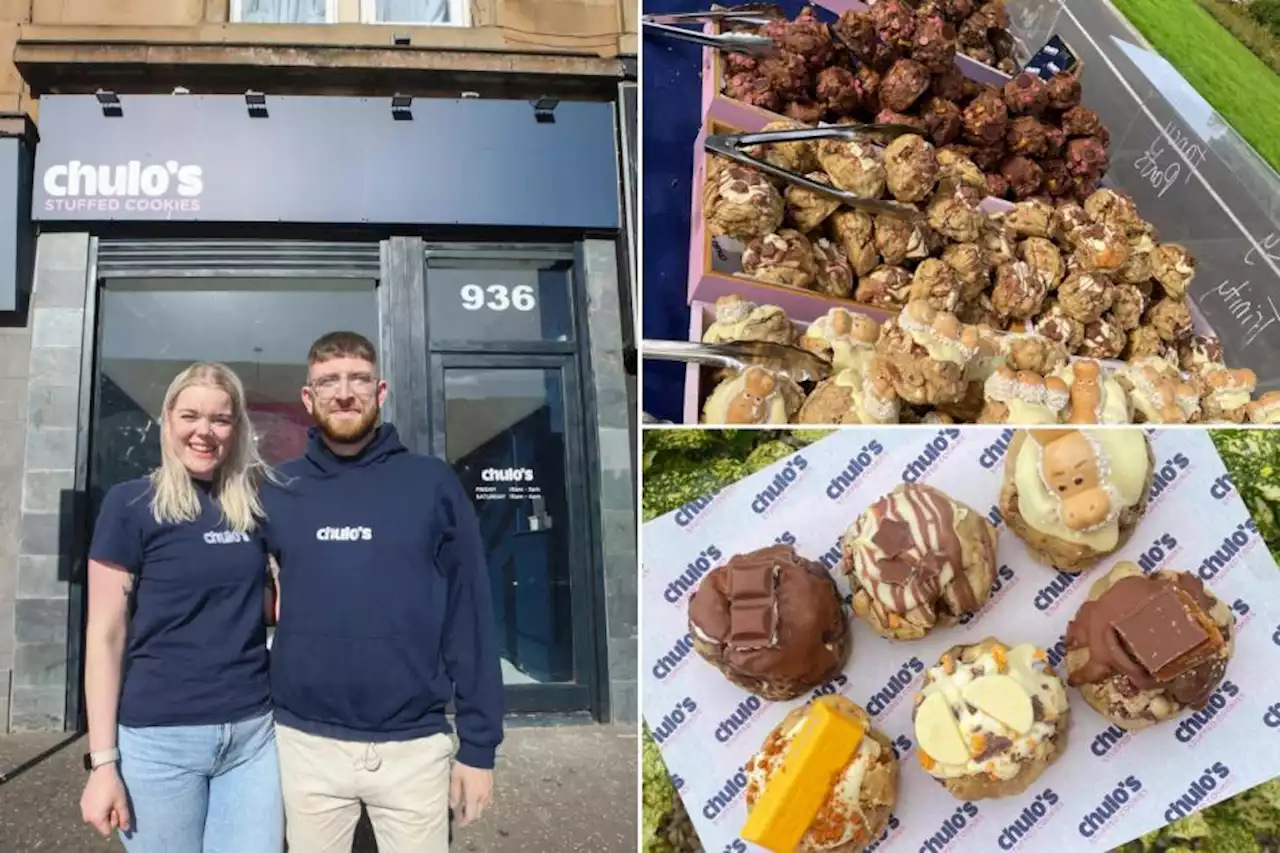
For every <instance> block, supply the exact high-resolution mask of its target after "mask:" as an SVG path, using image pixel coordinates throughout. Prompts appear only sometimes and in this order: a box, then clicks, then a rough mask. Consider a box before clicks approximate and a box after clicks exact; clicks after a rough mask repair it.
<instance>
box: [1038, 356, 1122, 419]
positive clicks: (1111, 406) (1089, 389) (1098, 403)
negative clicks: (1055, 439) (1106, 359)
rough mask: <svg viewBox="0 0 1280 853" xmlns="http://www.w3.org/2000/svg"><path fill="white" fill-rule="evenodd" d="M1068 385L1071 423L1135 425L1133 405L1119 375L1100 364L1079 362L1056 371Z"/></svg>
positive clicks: (1085, 361) (1089, 360) (1085, 360)
mask: <svg viewBox="0 0 1280 853" xmlns="http://www.w3.org/2000/svg"><path fill="white" fill-rule="evenodd" d="M1053 375H1054V376H1056V377H1058V378H1059V379H1061V380H1062V381H1063V382H1064V383H1066V386H1067V391H1068V393H1069V395H1070V401H1069V402H1068V403H1067V417H1066V422H1067V423H1069V424H1076V425H1084V424H1131V423H1133V402H1132V401H1131V400H1130V399H1129V393H1128V392H1127V391H1125V389H1124V386H1123V385H1121V384H1120V382H1119V380H1117V379H1116V377H1115V375H1114V374H1112V373H1111V372H1110V371H1108V370H1106V369H1105V368H1104V367H1103V366H1102V365H1101V364H1100V363H1099V362H1097V361H1093V360H1091V359H1077V360H1075V361H1073V362H1071V363H1070V364H1067V365H1064V366H1063V367H1060V368H1058V369H1057V370H1055V371H1054V372H1053Z"/></svg>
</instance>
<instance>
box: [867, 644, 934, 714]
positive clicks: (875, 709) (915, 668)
mask: <svg viewBox="0 0 1280 853" xmlns="http://www.w3.org/2000/svg"><path fill="white" fill-rule="evenodd" d="M922 672H924V663H923V662H922V661H921V660H920V658H918V657H913V658H911V659H910V660H909V661H907V662H905V663H904V664H903V665H902V667H901V668H900V669H899V670H898V671H897V672H895V673H894V674H893V675H891V676H890V677H889V680H888V681H887V682H885V684H884V686H883V687H881V688H880V689H879V690H877V691H876V692H875V693H873V694H872V695H871V698H870V699H868V700H867V702H866V704H865V707H866V709H867V713H868V714H870V715H871V716H872V717H878V716H880V715H881V714H884V713H887V712H888V711H891V710H892V709H893V708H894V707H895V706H897V704H898V702H899V701H900V700H901V699H902V697H903V696H904V695H906V693H907V688H908V687H910V686H911V685H912V684H914V683H915V680H916V679H917V678H919V677H920V674H921V673H922Z"/></svg>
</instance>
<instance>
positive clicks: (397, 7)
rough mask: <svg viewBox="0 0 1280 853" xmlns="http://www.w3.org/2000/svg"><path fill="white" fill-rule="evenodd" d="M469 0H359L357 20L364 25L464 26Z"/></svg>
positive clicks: (467, 21)
mask: <svg viewBox="0 0 1280 853" xmlns="http://www.w3.org/2000/svg"><path fill="white" fill-rule="evenodd" d="M470 11H471V10H470V4H469V2H468V0H360V20H361V22H363V23H366V24H413V25H435V26H448V27H465V26H467V25H468V23H469V19H470Z"/></svg>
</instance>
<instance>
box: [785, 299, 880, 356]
mask: <svg viewBox="0 0 1280 853" xmlns="http://www.w3.org/2000/svg"><path fill="white" fill-rule="evenodd" d="M879 339H880V324H879V323H877V322H876V321H875V320H874V319H872V318H871V317H868V316H867V315H866V314H857V313H854V312H852V311H849V310H847V309H845V308H838V307H837V308H831V309H828V311H827V313H826V314H823V315H822V316H821V317H819V318H818V319H816V320H814V321H813V322H812V323H810V324H809V327H808V328H807V329H805V331H804V334H802V335H801V336H800V340H799V341H798V343H799V345H800V347H801V348H802V349H807V350H808V351H809V352H812V353H814V354H815V355H819V356H821V357H822V358H825V359H826V360H827V361H829V362H831V366H832V367H834V368H835V369H836V370H848V369H850V368H858V367H861V366H862V364H863V362H865V361H866V360H867V358H868V357H870V356H871V354H872V352H873V351H874V349H875V345H876V341H878V340H879Z"/></svg>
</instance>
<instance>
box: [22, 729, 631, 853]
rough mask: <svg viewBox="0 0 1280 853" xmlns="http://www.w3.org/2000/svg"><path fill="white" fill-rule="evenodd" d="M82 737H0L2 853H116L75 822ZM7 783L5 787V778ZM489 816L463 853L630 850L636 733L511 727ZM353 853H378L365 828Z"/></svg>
mask: <svg viewBox="0 0 1280 853" xmlns="http://www.w3.org/2000/svg"><path fill="white" fill-rule="evenodd" d="M83 751H84V741H83V739H80V738H75V739H73V740H69V739H68V737H67V736H66V735H65V734H61V733H56V734H27V735H7V736H0V851H3V853H45V852H46V851H47V853H108V851H110V853H119V851H121V850H123V847H122V846H121V845H120V844H119V842H117V841H115V840H104V839H102V838H101V837H99V836H98V835H97V833H95V832H93V831H92V830H90V829H89V828H88V827H86V826H84V825H83V824H81V823H80V817H79V815H80V807H79V802H80V791H81V786H82V785H83V784H84V770H83V769H82V768H81V766H80V761H81V755H82V754H83ZM5 776H8V777H10V778H9V780H8V781H4V777H5ZM496 784H497V791H496V794H495V804H494V806H493V809H492V811H490V812H488V813H486V814H485V816H484V818H483V820H482V821H481V822H480V823H479V824H477V825H476V826H474V827H468V828H467V829H463V830H460V831H458V833H457V835H456V836H455V838H454V844H453V849H454V850H456V851H465V853H544V851H545V853H571V851H581V853H588V851H589V853H622V851H634V850H635V846H636V733H635V729H634V727H621V726H596V725H567V726H554V727H553V726H547V727H533V726H529V727H520V728H510V729H508V731H507V742H506V743H505V744H504V745H503V747H502V750H501V752H500V754H499V757H498V772H497V776H496ZM362 829H363V830H364V831H363V832H361V833H358V834H357V841H356V844H355V847H354V848H353V853H375V851H376V850H377V845H376V844H375V843H374V841H373V839H372V837H371V835H370V834H369V832H368V825H367V824H364V825H363V827H362Z"/></svg>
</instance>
